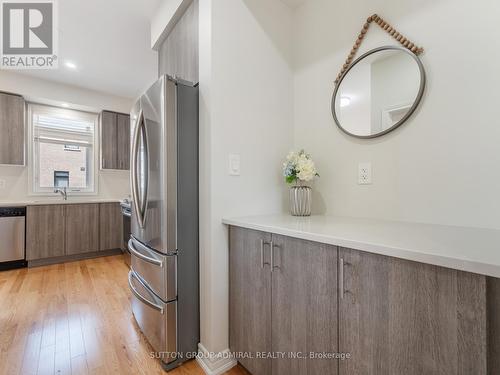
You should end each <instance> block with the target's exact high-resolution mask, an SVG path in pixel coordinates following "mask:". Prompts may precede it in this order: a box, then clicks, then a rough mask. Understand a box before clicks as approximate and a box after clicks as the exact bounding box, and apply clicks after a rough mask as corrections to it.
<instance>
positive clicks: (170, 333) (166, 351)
mask: <svg viewBox="0 0 500 375" xmlns="http://www.w3.org/2000/svg"><path fill="white" fill-rule="evenodd" d="M128 283H129V287H130V290H131V292H132V313H133V314H134V317H135V320H136V322H137V324H138V325H139V327H140V328H141V331H142V333H143V334H144V335H145V336H146V338H147V340H148V342H149V343H150V344H151V346H152V347H153V349H154V351H155V352H156V353H155V356H158V357H159V358H161V360H162V361H163V362H165V363H167V364H168V363H170V362H172V361H174V360H175V359H176V357H177V302H176V301H172V302H168V303H165V302H163V301H162V300H160V299H159V298H158V297H156V296H155V294H154V293H153V292H151V291H150V290H149V288H148V287H147V286H146V285H145V284H144V283H143V282H142V281H141V280H140V279H139V278H138V277H137V275H136V273H135V272H134V271H132V270H131V271H130V272H129V275H128Z"/></svg>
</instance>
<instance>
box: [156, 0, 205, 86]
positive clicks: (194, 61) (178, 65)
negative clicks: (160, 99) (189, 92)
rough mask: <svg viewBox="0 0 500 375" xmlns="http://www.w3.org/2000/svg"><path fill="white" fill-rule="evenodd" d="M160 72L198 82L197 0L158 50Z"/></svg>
mask: <svg viewBox="0 0 500 375" xmlns="http://www.w3.org/2000/svg"><path fill="white" fill-rule="evenodd" d="M158 58H159V61H158V68H159V73H160V74H167V75H170V76H174V77H176V78H180V79H183V80H186V81H189V82H194V83H196V82H198V81H199V73H198V65H199V59H198V0H194V1H193V2H192V3H191V5H190V6H189V7H188V8H187V10H186V12H185V13H184V14H183V15H182V17H181V18H180V19H179V21H178V22H177V23H176V24H175V26H174V28H173V29H172V31H171V32H170V34H168V36H167V37H166V39H165V40H164V41H163V42H162V43H161V45H160V47H159V50H158Z"/></svg>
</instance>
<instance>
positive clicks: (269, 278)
mask: <svg viewBox="0 0 500 375" xmlns="http://www.w3.org/2000/svg"><path fill="white" fill-rule="evenodd" d="M271 244H273V247H274V251H273V253H274V258H273V260H272V261H271V256H272V253H271V251H270V250H271V249H270V246H271ZM230 247H231V251H230V253H229V280H230V285H229V300H230V303H229V315H230V328H229V332H230V338H229V345H230V348H231V351H234V352H250V353H257V352H263V353H271V352H275V353H278V352H284V353H303V354H304V355H308V353H309V352H317V353H322V352H327V353H334V352H336V351H337V347H338V339H337V249H336V247H332V246H328V245H323V244H318V243H313V242H309V241H301V240H297V239H292V238H287V237H282V236H276V235H272V242H271V235H270V234H268V233H262V232H258V231H252V230H247V229H241V228H231V230H230ZM271 263H273V266H274V267H275V268H274V269H273V270H272V271H271ZM271 296H272V297H271ZM239 362H240V363H241V364H242V365H243V366H244V367H245V368H246V369H247V370H249V371H250V372H251V373H252V374H254V375H259V374H262V375H266V374H271V373H272V374H283V375H293V374H297V375H298V374H332V375H335V374H337V367H338V364H337V361H336V360H333V361H332V360H325V359H320V360H318V359H307V358H306V359H301V358H292V356H289V355H288V354H287V355H285V356H284V357H283V358H274V359H272V360H271V359H268V358H255V357H253V358H246V357H243V358H240V359H239Z"/></svg>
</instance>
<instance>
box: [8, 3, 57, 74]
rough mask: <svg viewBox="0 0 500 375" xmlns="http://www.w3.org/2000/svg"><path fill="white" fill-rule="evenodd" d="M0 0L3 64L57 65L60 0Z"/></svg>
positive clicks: (15, 66)
mask: <svg viewBox="0 0 500 375" xmlns="http://www.w3.org/2000/svg"><path fill="white" fill-rule="evenodd" d="M0 4H1V7H0V9H1V10H0V13H1V15H0V19H1V20H2V28H1V32H2V35H1V38H0V40H1V60H0V68H2V69H55V68H57V12H56V10H57V9H56V5H57V4H56V0H31V1H30V2H26V0H25V1H21V0H0Z"/></svg>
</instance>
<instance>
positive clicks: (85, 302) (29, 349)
mask: <svg viewBox="0 0 500 375" xmlns="http://www.w3.org/2000/svg"><path fill="white" fill-rule="evenodd" d="M127 272H128V268H127V266H126V265H125V264H124V262H123V258H122V256H112V257H103V258H98V259H89V260H84V261H78V262H72V263H65V264H58V265H52V266H45V267H37V268H31V269H26V268H25V269H21V270H13V271H3V272H0V374H2V375H4V374H5V375H14V374H22V375H29V374H33V375H35V374H39V375H42V374H57V375H64V374H163V373H164V372H163V370H162V369H161V366H160V364H159V362H158V360H156V359H153V358H150V352H151V351H152V349H151V347H150V346H149V344H148V343H147V342H146V341H145V339H144V337H143V336H142V335H141V333H140V331H139V329H138V327H137V325H136V323H135V321H134V319H133V317H132V313H131V309H130V300H129V299H130V292H129V289H128V284H127ZM169 374H171V375H188V374H193V375H198V374H200V375H201V374H203V371H202V370H201V368H200V367H199V366H198V364H197V363H196V361H190V362H187V363H186V364H184V365H183V366H181V367H179V368H177V369H175V370H173V371H171V372H169ZM227 374H231V375H242V374H247V372H246V371H245V370H244V369H242V368H240V367H236V368H234V369H232V370H231V371H229V372H228V373H227Z"/></svg>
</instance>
